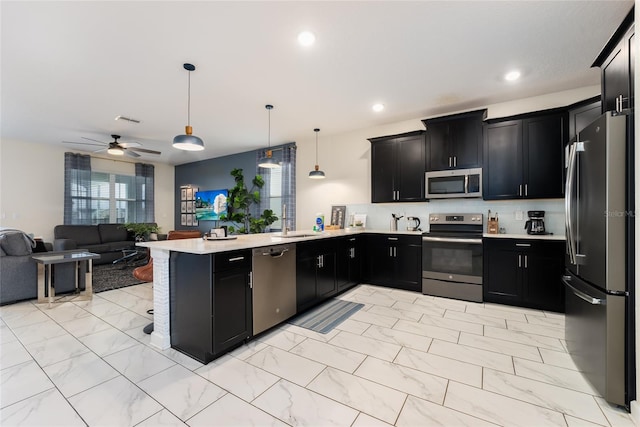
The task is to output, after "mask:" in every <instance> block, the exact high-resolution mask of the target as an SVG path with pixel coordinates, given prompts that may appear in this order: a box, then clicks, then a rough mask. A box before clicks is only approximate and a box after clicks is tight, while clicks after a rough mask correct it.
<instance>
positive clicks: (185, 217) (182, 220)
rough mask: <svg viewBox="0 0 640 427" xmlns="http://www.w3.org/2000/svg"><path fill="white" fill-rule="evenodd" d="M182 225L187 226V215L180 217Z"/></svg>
mask: <svg viewBox="0 0 640 427" xmlns="http://www.w3.org/2000/svg"><path fill="white" fill-rule="evenodd" d="M180 225H187V214H182V215H180Z"/></svg>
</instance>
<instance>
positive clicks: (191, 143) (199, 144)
mask: <svg viewBox="0 0 640 427" xmlns="http://www.w3.org/2000/svg"><path fill="white" fill-rule="evenodd" d="M182 66H183V67H184V69H185V70H187V71H188V72H189V90H188V95H187V126H185V134H184V135H177V136H176V137H175V138H173V147H174V148H177V149H179V150H185V151H202V150H204V142H203V141H202V139H201V138H199V137H197V136H195V135H193V128H192V127H191V72H192V71H194V70H195V69H196V67H195V65H193V64H189V63H187V64H183V65H182Z"/></svg>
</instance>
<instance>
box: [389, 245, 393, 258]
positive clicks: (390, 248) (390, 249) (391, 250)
mask: <svg viewBox="0 0 640 427" xmlns="http://www.w3.org/2000/svg"><path fill="white" fill-rule="evenodd" d="M389 256H390V257H392V256H393V248H392V247H391V246H389Z"/></svg>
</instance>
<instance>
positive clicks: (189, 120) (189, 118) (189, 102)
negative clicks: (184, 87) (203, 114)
mask: <svg viewBox="0 0 640 427" xmlns="http://www.w3.org/2000/svg"><path fill="white" fill-rule="evenodd" d="M188 88H189V90H188V95H187V126H191V71H189V83H188Z"/></svg>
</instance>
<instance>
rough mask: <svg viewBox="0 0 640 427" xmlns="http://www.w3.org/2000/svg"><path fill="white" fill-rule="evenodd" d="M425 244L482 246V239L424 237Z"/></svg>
mask: <svg viewBox="0 0 640 427" xmlns="http://www.w3.org/2000/svg"><path fill="white" fill-rule="evenodd" d="M422 241H423V242H447V243H472V244H476V245H481V244H482V239H464V238H462V239H460V238H457V237H428V236H422Z"/></svg>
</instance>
